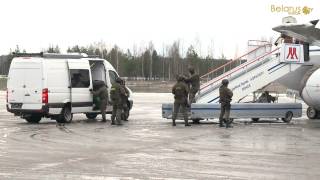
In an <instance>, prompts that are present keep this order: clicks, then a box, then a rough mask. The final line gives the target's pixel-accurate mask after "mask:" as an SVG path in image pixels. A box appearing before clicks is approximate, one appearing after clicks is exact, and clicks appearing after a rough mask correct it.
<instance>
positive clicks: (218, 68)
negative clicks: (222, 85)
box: [200, 43, 272, 79]
mask: <svg viewBox="0 0 320 180" xmlns="http://www.w3.org/2000/svg"><path fill="white" fill-rule="evenodd" d="M266 46H272V44H270V43H268V44H263V45H260V46H258V47H256V48H254V49H252V50H250V51H249V52H247V53H246V54H244V55H242V56H240V57H237V58H235V59H233V60H231V61H229V62H227V63H226V64H223V65H221V66H219V67H217V68H215V69H213V70H211V71H209V72H207V73H206V74H204V75H202V76H200V79H203V78H204V77H206V76H208V75H209V74H212V73H214V72H216V71H218V70H220V69H222V68H224V67H226V66H228V65H230V64H231V63H233V62H235V61H238V60H241V58H243V57H245V56H247V55H248V54H250V53H252V52H254V51H256V50H258V49H259V48H261V47H266Z"/></svg>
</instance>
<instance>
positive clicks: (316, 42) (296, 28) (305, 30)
mask: <svg viewBox="0 0 320 180" xmlns="http://www.w3.org/2000/svg"><path fill="white" fill-rule="evenodd" d="M318 22H319V20H314V21H310V22H309V23H307V24H296V23H288V24H284V25H280V26H277V27H274V28H272V29H273V30H274V31H277V32H279V33H282V34H285V35H287V36H290V37H293V38H296V39H299V40H302V41H304V42H308V43H309V44H310V45H313V46H320V23H318Z"/></svg>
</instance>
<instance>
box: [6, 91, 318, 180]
mask: <svg viewBox="0 0 320 180" xmlns="http://www.w3.org/2000/svg"><path fill="white" fill-rule="evenodd" d="M133 99H134V108H133V110H132V112H131V116H130V120H129V122H126V123H125V125H124V126H121V127H116V126H111V125H110V121H108V122H107V123H102V122H99V121H100V119H101V117H100V116H98V118H97V119H98V121H94V120H87V119H86V117H85V116H84V115H75V116H74V121H73V123H71V124H66V125H65V126H57V124H56V123H55V121H51V120H48V119H43V120H42V121H41V122H40V124H27V123H26V122H25V121H24V120H22V119H20V118H18V117H14V116H13V115H12V114H10V113H7V112H6V110H5V102H4V101H5V93H4V92H0V179H1V180H2V179H28V180H32V179H54V180H55V179H86V180H95V179H97V180H100V179H299V180H300V179H319V178H320V141H319V140H320V120H307V118H306V116H305V115H303V117H302V118H299V119H294V120H293V121H292V122H291V123H290V124H286V123H282V122H281V121H276V120H264V121H262V122H260V123H250V122H249V120H237V121H236V122H235V124H234V128H232V129H224V128H219V127H218V125H217V120H213V121H204V122H202V123H201V124H192V126H191V127H184V125H183V123H182V121H181V122H179V123H178V124H177V126H176V127H172V126H171V122H170V121H168V120H164V119H162V118H161V103H163V102H169V101H171V100H172V97H171V95H170V94H160V93H159V94H151V93H150V94H147V93H137V94H134V95H133ZM304 108H305V106H304ZM304 112H305V110H304ZM108 117H109V119H110V116H108Z"/></svg>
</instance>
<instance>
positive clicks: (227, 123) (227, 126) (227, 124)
mask: <svg viewBox="0 0 320 180" xmlns="http://www.w3.org/2000/svg"><path fill="white" fill-rule="evenodd" d="M226 128H233V126H232V125H231V120H230V119H227V120H226Z"/></svg>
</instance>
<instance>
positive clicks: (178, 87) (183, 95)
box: [172, 76, 190, 126]
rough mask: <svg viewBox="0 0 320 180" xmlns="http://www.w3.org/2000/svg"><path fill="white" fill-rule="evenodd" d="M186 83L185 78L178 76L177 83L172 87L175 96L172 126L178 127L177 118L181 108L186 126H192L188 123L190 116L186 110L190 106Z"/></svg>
mask: <svg viewBox="0 0 320 180" xmlns="http://www.w3.org/2000/svg"><path fill="white" fill-rule="evenodd" d="M184 81H185V78H184V77H183V76H178V77H177V83H176V84H175V85H174V86H173V87H172V94H174V107H173V116H172V126H176V118H177V115H178V113H179V109H180V108H181V113H182V114H183V118H184V125H185V126H190V124H189V123H188V115H187V111H186V108H187V105H188V91H189V88H188V86H187V84H186V83H185V82H184Z"/></svg>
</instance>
